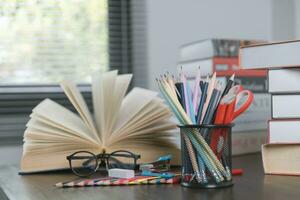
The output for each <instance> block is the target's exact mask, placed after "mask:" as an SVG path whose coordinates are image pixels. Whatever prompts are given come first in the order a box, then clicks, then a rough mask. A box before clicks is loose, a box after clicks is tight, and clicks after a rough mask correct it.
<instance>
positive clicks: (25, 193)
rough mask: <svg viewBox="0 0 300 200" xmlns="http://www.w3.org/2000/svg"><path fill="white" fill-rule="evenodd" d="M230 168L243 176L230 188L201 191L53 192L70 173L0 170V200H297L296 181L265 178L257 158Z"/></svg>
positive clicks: (129, 188)
mask: <svg viewBox="0 0 300 200" xmlns="http://www.w3.org/2000/svg"><path fill="white" fill-rule="evenodd" d="M233 165H234V167H236V168H243V169H244V175H242V176H236V177H234V184H235V185H234V186H233V187H231V188H224V189H217V190H216V189H214V190H203V189H189V188H184V187H181V186H180V185H178V184H177V185H142V186H114V187H86V188H56V187H54V186H53V184H55V183H57V182H59V181H64V180H72V179H73V178H75V176H73V175H72V174H71V173H68V172H64V173H60V174H43V175H41V174H40V175H27V176H20V175H18V174H17V172H18V167H17V166H4V167H0V186H1V188H2V191H0V199H1V200H2V199H12V200H13V199H16V200H20V199H21V200H27V199H30V200H36V199H37V200H44V199H62V200H63V199H75V200H76V199H79V200H84V199H104V200H105V199H111V200H117V199H122V200H126V199H154V200H156V199H169V200H171V199H172V200H173V199H174V200H175V199H188V200H192V199H209V200H215V199H238V200H239V199H241V200H248V199H249V200H253V199H256V200H258V199H272V200H277V199H278V200H282V199H284V200H290V199H297V200H299V199H300V177H292V176H265V175H264V174H263V169H262V165H261V157H260V155H259V154H255V155H247V156H240V157H235V158H234V159H233Z"/></svg>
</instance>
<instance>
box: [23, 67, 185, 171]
mask: <svg viewBox="0 0 300 200" xmlns="http://www.w3.org/2000/svg"><path fill="white" fill-rule="evenodd" d="M131 78H132V75H131V74H124V75H118V72H117V71H110V72H106V73H103V74H101V73H100V72H97V73H95V74H94V75H93V76H92V98H93V107H94V114H93V115H92V114H91V113H90V111H89V109H88V107H87V104H86V103H85V101H84V98H83V96H82V95H81V93H80V91H79V90H78V88H77V87H76V85H75V84H74V83H73V82H72V81H64V82H62V83H61V87H62V88H63V90H64V92H65V94H66V95H67V97H68V98H69V100H70V102H71V103H72V104H73V106H74V107H75V109H76V111H77V112H78V114H75V113H73V112H71V111H69V110H68V109H66V108H64V107H63V106H61V105H59V104H57V103H55V102H54V101H52V100H50V99H45V100H44V101H42V102H41V103H40V104H39V105H37V106H36V107H35V108H34V109H33V111H32V114H31V115H30V120H29V122H28V123H27V129H26V131H25V133H24V146H23V157H22V161H21V170H20V173H23V174H24V173H32V172H41V171H49V170H56V169H65V168H69V163H68V161H67V159H66V156H68V155H70V154H72V153H74V152H76V151H80V150H87V151H91V152H93V153H95V154H99V153H102V152H106V153H110V152H112V151H115V150H128V151H131V152H133V153H135V154H140V155H141V159H140V160H139V162H140V163H144V162H151V161H154V160H156V159H157V157H159V156H162V155H164V154H172V155H173V158H172V161H173V164H179V155H180V153H179V149H178V147H177V145H176V144H174V143H173V140H172V139H174V135H173V133H172V132H171V130H172V129H174V128H175V127H176V125H175V124H174V123H173V122H172V121H170V116H171V113H170V111H169V109H168V107H167V106H166V105H165V104H164V102H163V100H162V99H160V98H159V97H158V96H157V93H156V92H153V91H150V90H146V89H142V88H133V89H132V90H131V91H130V92H129V93H128V94H127V95H126V91H127V89H128V86H129V83H130V81H131Z"/></svg>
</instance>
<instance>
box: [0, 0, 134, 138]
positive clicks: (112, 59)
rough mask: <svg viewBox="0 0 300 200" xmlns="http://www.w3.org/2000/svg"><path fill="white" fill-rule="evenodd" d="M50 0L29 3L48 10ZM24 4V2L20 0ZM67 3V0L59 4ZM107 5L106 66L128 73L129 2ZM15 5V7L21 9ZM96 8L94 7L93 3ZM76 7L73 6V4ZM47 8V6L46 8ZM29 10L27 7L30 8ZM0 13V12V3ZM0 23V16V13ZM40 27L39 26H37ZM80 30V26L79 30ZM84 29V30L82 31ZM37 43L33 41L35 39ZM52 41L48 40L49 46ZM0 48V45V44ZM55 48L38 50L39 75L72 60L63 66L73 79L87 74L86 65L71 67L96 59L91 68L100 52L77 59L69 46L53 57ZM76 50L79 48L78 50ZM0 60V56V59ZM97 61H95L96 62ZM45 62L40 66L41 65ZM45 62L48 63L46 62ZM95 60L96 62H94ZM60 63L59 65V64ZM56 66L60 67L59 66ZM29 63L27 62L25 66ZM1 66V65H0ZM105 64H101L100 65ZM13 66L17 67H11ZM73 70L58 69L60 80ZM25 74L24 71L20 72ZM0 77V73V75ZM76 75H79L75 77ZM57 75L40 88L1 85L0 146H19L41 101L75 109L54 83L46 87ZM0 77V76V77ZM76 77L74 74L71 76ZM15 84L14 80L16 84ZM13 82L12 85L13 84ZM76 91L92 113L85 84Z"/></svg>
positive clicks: (44, 41) (118, 0)
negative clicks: (16, 144) (40, 5)
mask: <svg viewBox="0 0 300 200" xmlns="http://www.w3.org/2000/svg"><path fill="white" fill-rule="evenodd" d="M51 1H52V0H48V1H46V0H43V1H33V0H32V2H43V3H44V4H45V7H44V9H48V7H47V5H46V3H47V2H49V3H50V2H51ZM75 1H78V2H80V3H83V2H90V0H89V1H85V0H82V1H80V0H75ZM92 1H94V2H96V1H106V0H92ZM20 2H24V1H20ZM63 2H68V0H66V1H63ZM106 2H107V21H106V23H107V24H108V28H107V36H106V39H107V41H106V42H107V46H106V53H107V55H108V58H107V66H110V67H109V68H110V69H118V70H119V72H121V73H130V72H133V70H132V54H131V46H132V45H131V42H132V39H131V34H132V32H131V23H130V22H131V15H130V8H131V4H130V1H129V0H125V1H124V0H108V1H106ZM21 5H22V4H20V5H16V6H21ZM96 5H98V4H96ZM74 6H76V3H75V4H74ZM49 8H51V6H49ZM30 9H31V8H30ZM85 9H97V7H95V6H94V7H93V6H90V7H85ZM0 10H1V4H0ZM25 10H26V9H25ZM55 13H56V11H53V14H52V15H53V17H54V16H55V15H56V14H55ZM50 17H51V16H50ZM56 20H59V18H56ZM78 20H79V21H80V20H81V19H80V16H78ZM0 23H1V14H0ZM41 26H42V24H41ZM81 28H83V29H84V26H83V27H81ZM84 30H85V29H84ZM53 31H54V32H55V31H57V34H59V33H60V31H59V30H56V29H55V30H53ZM89 39H90V38H89V37H86V38H85V40H86V41H87V43H92V45H95V46H97V42H94V41H89ZM36 40H37V39H36ZM38 40H39V41H40V42H41V40H42V43H41V44H40V47H41V48H43V45H45V44H48V43H50V41H49V40H47V37H44V38H42V39H41V38H39V39H38ZM1 41H2V42H3V37H2V38H1V34H0V43H1ZM53 42H54V41H51V44H54V43H53ZM55 42H57V43H59V44H60V43H61V41H60V40H57V41H55ZM0 46H1V44H0ZM54 46H55V45H54ZM56 48H62V47H61V46H59V45H58V46H55V48H54V47H53V48H52V47H51V49H47V50H45V49H43V51H39V52H38V54H37V55H39V56H37V57H36V60H35V61H36V62H40V63H41V64H40V65H38V66H39V67H37V70H38V71H39V70H41V71H42V70H43V69H45V70H46V72H43V73H46V74H44V75H43V76H46V75H47V74H48V75H49V73H50V72H49V71H48V72H49V73H48V72H47V70H48V69H49V70H51V69H60V67H61V66H63V65H62V64H61V63H62V62H65V61H64V59H63V58H72V62H71V61H70V63H71V64H70V63H66V64H67V65H68V66H72V67H70V68H72V70H74V71H76V70H78V71H79V73H77V76H83V75H85V74H90V70H89V68H87V66H86V65H84V64H82V65H81V67H78V68H76V67H75V66H74V65H72V64H74V63H75V64H76V62H80V60H84V62H88V61H90V60H91V59H94V60H96V61H95V62H94V61H93V62H92V63H94V64H95V65H97V64H99V62H101V60H99V59H98V57H99V56H100V57H101V55H100V54H99V51H100V50H101V48H102V49H103V46H98V47H97V48H98V49H97V48H96V47H95V49H94V50H92V52H93V53H92V54H89V53H85V54H83V56H82V57H80V56H79V57H77V56H76V55H75V54H72V49H73V48H76V47H75V46H69V47H68V48H65V49H63V50H62V51H60V52H63V53H61V54H59V55H58V56H57V57H56V54H55V52H58V49H56ZM78 48H80V47H78ZM0 57H1V56H0ZM74 57H75V58H74ZM73 58H74V59H73ZM97 59H98V60H97ZM45 61H47V62H46V64H45V65H44V64H43V63H44V62H45ZM48 61H49V62H48ZM98 61H99V62H98ZM60 62H61V63H60ZM59 63H60V64H59ZM30 64H32V63H30V62H29V64H28V65H30ZM0 65H1V63H0ZM103 65H105V63H104V64H103ZM7 67H9V64H7ZM14 67H17V65H16V66H14ZM74 71H68V69H62V71H61V73H62V75H63V76H62V78H65V76H66V75H67V76H69V77H73V76H74ZM21 72H23V73H25V72H24V71H21ZM0 74H1V72H0ZM78 74H79V75H78ZM56 75H57V74H54V79H52V80H51V81H46V82H47V84H43V85H37V84H28V83H26V84H18V85H11V84H10V85H9V84H2V85H0V144H1V143H2V144H3V143H5V144H8V143H21V142H22V136H23V133H24V130H25V124H26V123H27V121H28V120H29V115H30V113H31V111H32V109H33V108H34V107H35V106H36V105H37V104H38V103H39V102H41V101H42V100H43V99H45V98H50V99H52V100H54V101H56V102H58V103H60V104H61V105H63V106H65V107H66V108H68V109H70V110H72V111H74V112H75V109H74V108H73V106H72V105H71V103H70V102H69V100H68V99H67V97H66V96H65V94H64V93H63V91H62V90H61V88H60V87H59V86H58V85H57V84H49V82H50V83H51V82H52V81H53V82H54V83H55V82H57V81H58V78H57V77H56ZM0 76H1V75H0ZM75 76H76V74H75ZM40 81H41V80H38V81H37V83H39V82H40ZM16 82H18V81H16ZM13 83H15V82H13ZM79 88H80V91H81V92H82V94H83V96H84V98H85V100H86V102H87V104H88V107H89V109H90V111H91V112H93V110H92V98H91V87H90V85H89V84H81V85H79Z"/></svg>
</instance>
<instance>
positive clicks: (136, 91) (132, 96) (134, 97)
mask: <svg viewBox="0 0 300 200" xmlns="http://www.w3.org/2000/svg"><path fill="white" fill-rule="evenodd" d="M156 96H157V93H156V92H153V91H150V90H146V89H142V88H133V89H132V90H131V92H129V93H128V94H127V95H126V97H125V98H124V100H123V102H122V105H121V109H120V114H119V116H118V119H117V121H116V124H115V126H114V128H113V133H112V134H111V137H114V136H115V135H117V136H118V137H121V135H122V133H121V132H119V130H120V129H121V128H122V127H123V126H125V125H126V124H127V123H129V122H130V120H132V119H133V118H134V116H135V115H136V114H138V113H139V112H140V111H141V110H143V109H144V108H145V107H146V106H147V105H148V104H149V103H150V102H151V101H152V100H153V99H154V98H155V97H156Z"/></svg>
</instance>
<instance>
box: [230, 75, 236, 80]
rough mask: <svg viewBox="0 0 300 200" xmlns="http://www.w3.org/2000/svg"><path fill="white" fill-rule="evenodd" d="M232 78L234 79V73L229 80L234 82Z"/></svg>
mask: <svg viewBox="0 0 300 200" xmlns="http://www.w3.org/2000/svg"><path fill="white" fill-rule="evenodd" d="M234 77H235V73H233V74H232V76H231V77H230V80H232V81H233V80H234Z"/></svg>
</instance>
